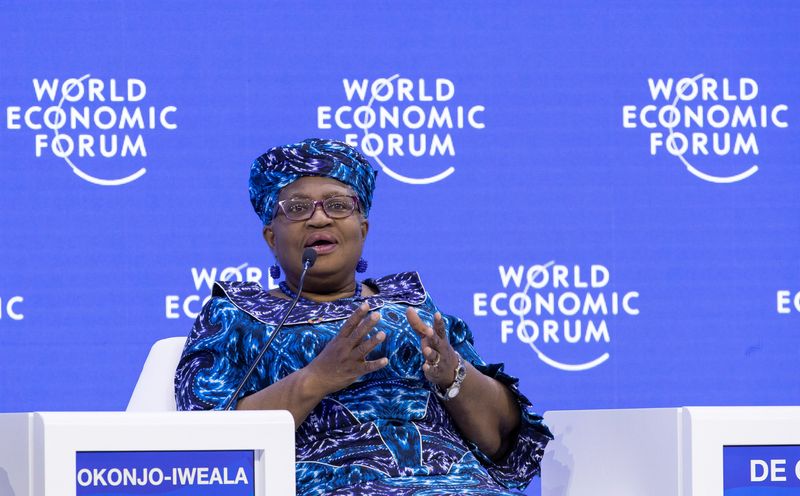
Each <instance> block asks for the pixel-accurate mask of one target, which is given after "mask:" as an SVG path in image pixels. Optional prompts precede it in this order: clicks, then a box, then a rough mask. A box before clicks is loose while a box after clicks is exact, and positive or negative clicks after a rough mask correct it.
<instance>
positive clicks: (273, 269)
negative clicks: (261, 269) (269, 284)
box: [269, 263, 281, 281]
mask: <svg viewBox="0 0 800 496" xmlns="http://www.w3.org/2000/svg"><path fill="white" fill-rule="evenodd" d="M269 276H270V277H271V278H272V280H273V281H277V280H278V279H280V278H281V266H280V265H278V264H277V263H274V264H272V265H270V266H269Z"/></svg>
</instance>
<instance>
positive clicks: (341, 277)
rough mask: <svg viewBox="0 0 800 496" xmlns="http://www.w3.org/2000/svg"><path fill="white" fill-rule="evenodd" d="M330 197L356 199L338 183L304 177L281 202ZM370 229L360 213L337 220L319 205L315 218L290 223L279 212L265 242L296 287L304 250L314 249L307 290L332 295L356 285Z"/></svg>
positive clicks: (283, 193)
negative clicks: (360, 261)
mask: <svg viewBox="0 0 800 496" xmlns="http://www.w3.org/2000/svg"><path fill="white" fill-rule="evenodd" d="M331 196H355V195H354V193H353V190H352V189H351V188H350V187H349V186H347V185H346V184H344V183H341V182H339V181H337V180H336V179H331V178H328V177H301V178H300V179H298V180H297V181H295V182H293V183H292V184H290V185H288V186H286V187H285V188H283V189H282V190H281V192H280V194H279V196H278V200H279V201H281V200H289V199H292V198H297V199H301V198H302V199H310V200H324V199H326V198H329V197H331ZM368 229H369V223H368V221H367V220H366V219H365V218H364V217H363V215H362V214H361V212H359V211H358V210H356V211H355V212H353V215H351V216H349V217H345V218H344V219H332V218H330V217H328V216H327V215H326V214H325V212H324V211H323V210H322V206H321V205H320V206H317V208H316V210H315V211H314V214H313V215H312V216H311V218H310V219H308V220H303V221H291V220H289V219H287V218H286V215H284V213H283V211H282V210H281V209H280V208H279V209H278V213H277V215H276V216H275V218H274V219H273V220H272V224H270V225H268V226H266V227H264V239H266V241H267V244H269V247H270V249H272V253H273V254H274V255H275V258H276V259H277V260H278V263H279V264H280V266H281V267H282V268H283V270H284V271H285V272H286V277H287V279H289V280H290V281H291V282H293V283H294V284H295V285H296V284H297V282H298V280H299V278H300V273H301V272H302V260H301V258H302V256H303V250H305V249H306V248H307V247H309V246H310V247H312V248H314V250H316V252H317V261H316V262H315V263H314V267H313V268H312V269H311V270H309V271H308V274H307V275H306V283H305V287H306V289H307V290H308V291H317V292H333V291H337V290H340V289H341V288H342V287H343V286H344V285H347V284H349V283H352V281H353V278H354V275H355V267H356V264H357V263H358V259H359V258H360V257H361V251H362V249H363V247H364V239H365V238H366V236H367V231H368Z"/></svg>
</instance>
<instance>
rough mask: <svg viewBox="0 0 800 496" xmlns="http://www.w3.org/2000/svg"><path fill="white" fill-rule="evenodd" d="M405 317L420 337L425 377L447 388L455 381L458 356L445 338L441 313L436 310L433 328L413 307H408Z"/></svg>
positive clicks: (445, 333)
mask: <svg viewBox="0 0 800 496" xmlns="http://www.w3.org/2000/svg"><path fill="white" fill-rule="evenodd" d="M406 318H407V319H408V323H409V324H411V328H412V329H414V331H416V333H417V334H419V337H420V341H421V342H420V348H421V351H422V356H423V357H425V363H424V364H423V365H422V371H423V372H424V373H425V377H426V378H427V379H428V380H429V381H430V382H432V383H434V384H436V385H438V386H439V387H441V388H443V389H447V388H448V387H450V385H451V384H453V381H455V378H456V368H457V367H458V356H457V354H456V351H455V350H454V349H453V347H452V346H450V341H448V339H447V332H446V331H445V327H444V319H442V314H440V313H439V312H436V314H435V315H434V316H433V328H431V327H430V326H428V325H427V324H426V323H425V322H423V321H422V319H421V318H420V317H419V315H418V314H417V311H416V310H415V309H414V308H411V307H409V308H408V309H407V310H406Z"/></svg>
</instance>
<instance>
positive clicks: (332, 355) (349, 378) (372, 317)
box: [303, 303, 389, 396]
mask: <svg viewBox="0 0 800 496" xmlns="http://www.w3.org/2000/svg"><path fill="white" fill-rule="evenodd" d="M380 317H381V316H380V314H379V313H377V312H370V311H369V305H367V304H366V303H362V304H361V306H360V307H358V308H357V309H356V311H355V312H353V315H351V316H350V317H349V318H348V319H347V320H346V321H345V323H344V325H342V328H341V329H340V330H339V333H338V334H337V335H336V336H335V337H334V338H333V339H332V340H331V341H330V342H329V343H328V344H327V345H325V348H323V349H322V351H321V352H320V354H319V355H317V357H316V358H314V360H312V361H311V363H309V364H308V365H307V366H306V367H305V369H303V370H304V371H305V372H306V373H307V374H308V376H309V379H311V381H312V385H313V387H314V389H316V390H317V391H319V392H320V394H321V395H322V396H325V395H328V394H331V393H335V392H336V391H339V390H341V389H344V388H346V387H347V386H349V385H350V384H352V383H354V382H355V381H356V379H358V378H359V377H361V376H362V375H366V374H369V373H370V372H375V371H376V370H379V369H382V368H383V367H385V366H386V364H388V363H389V359H388V358H386V357H383V358H379V359H378V360H366V357H367V355H368V354H369V352H370V351H372V350H373V349H374V348H375V347H376V346H378V345H379V344H380V343H381V342H383V340H384V339H386V334H385V333H384V332H383V331H381V332H378V333H376V334H375V335H374V336H372V337H371V338H368V339H367V338H365V336H366V335H367V334H369V332H370V331H371V330H372V329H373V328H375V325H376V324H377V323H378V321H379V320H380Z"/></svg>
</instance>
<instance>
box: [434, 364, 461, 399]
mask: <svg viewBox="0 0 800 496" xmlns="http://www.w3.org/2000/svg"><path fill="white" fill-rule="evenodd" d="M456 356H457V357H458V367H456V377H455V379H454V380H453V383H452V384H450V387H449V388H447V389H446V390H444V391H442V388H441V387H440V386H439V385H438V384H434V385H433V392H434V394H436V397H437V398H439V399H440V400H442V401H448V400H452V399H453V398H455V397H456V396H458V393H460V392H461V384H462V383H463V382H464V377H466V376H467V367H466V366H465V365H464V359H463V358H461V355H460V354H459V353H458V352H456Z"/></svg>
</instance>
